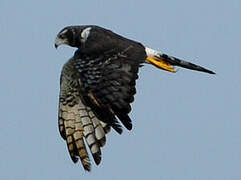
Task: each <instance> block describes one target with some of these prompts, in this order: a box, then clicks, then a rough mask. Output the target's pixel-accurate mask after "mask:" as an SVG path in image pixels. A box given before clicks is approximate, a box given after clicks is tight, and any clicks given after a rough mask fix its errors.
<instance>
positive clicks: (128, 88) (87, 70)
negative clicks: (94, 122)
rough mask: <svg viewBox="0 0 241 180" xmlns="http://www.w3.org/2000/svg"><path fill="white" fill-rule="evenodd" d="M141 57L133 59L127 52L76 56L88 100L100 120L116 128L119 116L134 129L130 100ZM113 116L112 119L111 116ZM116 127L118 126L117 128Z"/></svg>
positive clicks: (133, 92) (127, 126) (134, 89)
mask: <svg viewBox="0 0 241 180" xmlns="http://www.w3.org/2000/svg"><path fill="white" fill-rule="evenodd" d="M140 62H141V61H139V60H136V59H130V58H129V57H128V56H126V55H125V51H123V53H122V52H120V53H115V54H112V55H103V54H102V55H99V56H97V57H96V56H95V57H84V58H78V57H76V59H75V68H76V69H77V70H78V71H79V75H80V79H81V82H82V83H83V87H85V92H86V95H85V96H84V97H85V98H84V99H85V101H86V102H88V104H89V105H90V106H91V108H92V109H93V110H94V111H95V113H96V114H97V116H98V117H100V120H102V121H103V122H106V123H108V124H109V125H111V126H112V127H113V124H117V123H116V119H115V116H116V117H118V119H119V120H120V121H121V122H122V123H123V124H124V126H125V127H126V128H127V129H129V130H130V129H131V128H132V123H131V119H130V117H129V116H128V113H129V112H130V111H131V106H130V103H132V102H133V101H134V95H135V93H136V88H135V85H136V79H137V78H138V75H137V74H138V69H139V66H140ZM108 114H110V115H112V118H109V115H108ZM113 128H114V129H116V128H115V127H113Z"/></svg>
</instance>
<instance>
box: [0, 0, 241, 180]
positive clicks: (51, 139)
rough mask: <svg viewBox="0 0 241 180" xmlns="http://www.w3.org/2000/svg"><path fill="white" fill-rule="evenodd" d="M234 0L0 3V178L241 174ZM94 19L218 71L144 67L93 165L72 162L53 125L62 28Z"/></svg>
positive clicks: (69, 51) (240, 83)
mask: <svg viewBox="0 0 241 180" xmlns="http://www.w3.org/2000/svg"><path fill="white" fill-rule="evenodd" d="M240 18H241V1H240V0H229V1H228V0H226V1H224V0H203V1H194V0H182V1H180V0H168V1H167V0H163V1H158V0H149V1H130V0H122V1H111V0H105V1H104V0H103V1H101V0H98V1H97V0H92V1H87V0H86V1H84V0H68V1H66V0H51V1H47V0H41V1H32V0H21V1H13V0H12V1H11V0H0V39H1V42H0V49H1V53H0V57H1V61H0V82H1V94H0V99H1V101H0V108H1V130H0V140H1V143H0V179H5V180H14V179H22V180H33V179H34V180H43V179H56V180H66V179H76V180H77V179H85V180H93V179H106V180H109V179H110V180H123V179H125V180H128V179H130V180H133V179H143V180H144V179H150V180H231V179H232V180H239V179H241V166H240V165H241V100H240V99H241V95H240V92H241V72H240V68H241V20H240ZM73 24H97V25H100V26H103V27H106V28H109V29H112V30H113V31H115V32H117V33H119V34H121V35H123V36H126V37H128V38H131V39H134V40H137V41H140V42H142V43H144V44H145V45H148V46H149V47H152V48H154V49H158V50H160V51H162V52H165V53H167V54H170V55H173V56H176V57H180V58H183V59H186V60H188V61H192V62H194V63H197V64H199V65H202V66H204V67H206V68H209V69H211V70H213V71H215V72H217V75H215V76H214V75H209V74H204V73H199V72H194V71H189V70H184V69H181V68H180V69H179V71H178V73H176V74H172V73H168V72H164V71H161V70H159V69H156V68H155V67H153V66H145V67H143V68H142V69H141V72H140V78H139V80H138V83H137V95H136V96H135V99H136V100H135V102H134V104H133V105H132V107H133V111H132V113H131V117H132V119H133V124H134V129H133V130H132V131H131V132H129V131H127V130H125V131H124V133H123V135H121V136H120V135H118V134H117V133H115V132H114V131H113V132H112V133H111V134H109V135H108V142H107V145H106V146H105V148H104V150H103V160H102V163H101V165H100V166H98V167H97V166H95V165H93V168H92V172H91V173H87V172H84V170H83V168H82V166H81V165H80V164H73V163H72V162H71V159H70V158H69V155H68V151H67V148H66V144H65V142H64V141H63V140H62V139H61V137H60V135H59V133H58V129H57V107H58V93H59V76H60V71H61V68H62V65H63V64H64V63H65V61H66V60H67V59H68V58H69V57H71V56H72V55H73V52H74V49H73V48H69V47H61V48H59V49H58V51H56V50H55V49H54V46H53V44H54V39H55V37H56V34H57V33H58V31H59V30H61V29H62V28H63V27H64V26H67V25H73Z"/></svg>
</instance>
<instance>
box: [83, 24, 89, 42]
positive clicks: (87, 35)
mask: <svg viewBox="0 0 241 180" xmlns="http://www.w3.org/2000/svg"><path fill="white" fill-rule="evenodd" d="M90 30H91V27H87V28H85V29H84V30H83V31H82V33H81V42H82V43H85V42H86V40H87V39H88V37H89V34H90Z"/></svg>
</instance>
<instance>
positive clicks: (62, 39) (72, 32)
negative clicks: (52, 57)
mask: <svg viewBox="0 0 241 180" xmlns="http://www.w3.org/2000/svg"><path fill="white" fill-rule="evenodd" d="M86 28H88V26H68V27H65V28H64V29H62V30H61V31H60V32H59V33H58V35H57V37H56V40H55V48H57V47H58V46H60V45H62V44H65V45H69V46H72V47H80V46H81V38H82V36H81V33H82V31H84V30H85V29H86Z"/></svg>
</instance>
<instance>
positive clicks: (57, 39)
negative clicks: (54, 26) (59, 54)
mask: <svg viewBox="0 0 241 180" xmlns="http://www.w3.org/2000/svg"><path fill="white" fill-rule="evenodd" d="M62 44H68V41H67V39H61V38H59V37H57V38H56V39H55V43H54V47H55V48H56V49H57V48H58V47H59V46H60V45H62Z"/></svg>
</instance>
